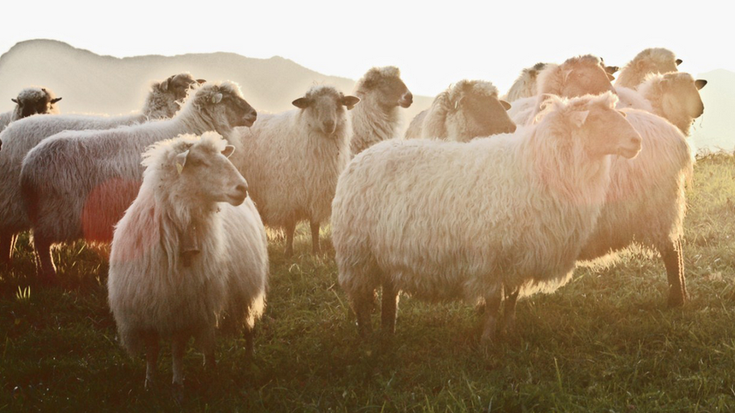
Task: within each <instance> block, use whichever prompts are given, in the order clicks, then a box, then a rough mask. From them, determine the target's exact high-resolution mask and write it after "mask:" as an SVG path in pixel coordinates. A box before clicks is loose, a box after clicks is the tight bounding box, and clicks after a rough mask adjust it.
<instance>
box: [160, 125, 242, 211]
mask: <svg viewBox="0 0 735 413" xmlns="http://www.w3.org/2000/svg"><path fill="white" fill-rule="evenodd" d="M210 134H211V135H215V136H217V135H216V134H214V133H210ZM220 139H221V138H220ZM218 149H219V148H217V147H216V146H215V145H211V144H210V143H209V142H206V141H202V142H198V143H195V144H194V145H192V146H191V147H190V148H189V149H188V150H186V151H184V152H181V153H179V154H178V155H176V157H175V162H174V163H175V165H171V168H176V171H177V173H178V182H177V184H178V185H180V186H181V188H183V189H184V190H185V191H186V195H187V197H188V198H191V199H196V200H199V202H201V201H202V200H203V201H205V203H217V202H228V203H230V204H232V205H235V206H237V205H240V204H242V203H243V202H244V201H245V198H247V189H248V186H247V182H246V181H245V178H243V176H242V175H241V174H240V172H238V171H237V169H236V168H235V166H234V165H233V164H232V162H230V160H229V159H227V158H229V156H230V155H232V152H233V151H234V150H235V147H234V146H232V145H227V146H225V148H224V149H223V150H218Z"/></svg>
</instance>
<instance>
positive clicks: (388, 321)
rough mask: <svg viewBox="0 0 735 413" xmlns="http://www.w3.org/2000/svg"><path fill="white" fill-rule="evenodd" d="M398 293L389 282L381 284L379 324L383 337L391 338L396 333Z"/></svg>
mask: <svg viewBox="0 0 735 413" xmlns="http://www.w3.org/2000/svg"><path fill="white" fill-rule="evenodd" d="M398 299H399V297H398V291H396V288H395V286H393V283H391V282H390V281H388V282H383V303H382V308H381V310H380V324H381V327H382V329H383V335H384V336H386V337H389V336H392V335H393V333H395V331H396V313H397V310H398Z"/></svg>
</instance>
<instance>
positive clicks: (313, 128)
mask: <svg viewBox="0 0 735 413" xmlns="http://www.w3.org/2000/svg"><path fill="white" fill-rule="evenodd" d="M358 102H360V99H359V98H357V97H355V96H345V95H343V94H342V93H341V92H339V91H337V90H336V89H335V88H333V87H331V86H314V87H312V88H311V89H309V91H307V92H306V94H305V95H304V96H303V97H301V98H299V99H296V100H294V101H293V105H294V106H296V107H297V108H298V109H295V110H291V111H287V112H283V113H280V114H275V115H265V116H261V117H260V118H259V119H258V121H257V122H255V124H254V125H253V127H252V128H251V129H250V131H246V132H244V134H243V136H242V138H241V139H240V140H241V142H242V145H243V147H244V148H243V150H242V151H238V153H237V154H236V155H235V157H234V158H233V163H234V164H235V165H236V166H237V167H238V169H239V170H240V172H241V173H242V174H243V176H244V177H245V179H247V180H248V182H249V183H250V195H251V196H252V198H253V201H255V204H256V205H257V206H258V211H259V212H260V214H261V217H262V218H263V221H264V222H265V224H266V225H268V226H270V227H276V228H283V229H285V232H286V255H287V256H291V255H292V254H293V236H294V231H295V228H296V223H297V222H298V221H301V220H309V222H310V224H311V237H312V252H313V253H314V254H318V253H319V252H320V247H319V227H320V225H321V223H322V222H324V221H326V220H328V219H329V216H330V214H331V211H332V210H331V207H332V199H333V198H334V190H335V188H336V187H337V178H338V177H339V174H340V173H341V172H342V170H343V169H344V168H345V167H346V166H347V163H348V162H349V160H350V134H351V130H350V124H349V119H348V117H347V110H350V109H352V108H353V107H355V105H356V104H357V103H358Z"/></svg>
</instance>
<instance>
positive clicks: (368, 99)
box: [350, 66, 413, 156]
mask: <svg viewBox="0 0 735 413" xmlns="http://www.w3.org/2000/svg"><path fill="white" fill-rule="evenodd" d="M354 94H355V96H357V97H358V98H360V100H361V102H362V103H360V105H358V106H357V107H356V108H355V110H353V111H352V112H351V121H352V132H353V136H352V140H351V142H350V149H351V151H352V156H355V155H357V154H358V153H360V152H362V151H364V150H365V149H367V148H368V147H370V146H371V145H374V144H376V143H378V142H381V141H384V140H387V139H393V138H396V137H397V134H398V129H399V128H400V123H401V113H400V110H399V109H398V107H402V108H404V109H405V108H408V107H410V106H411V104H412V103H413V95H412V94H411V91H409V90H408V88H407V87H406V84H405V83H403V81H402V80H401V72H400V70H398V68H397V67H394V66H386V67H374V68H372V69H370V70H368V71H367V73H365V75H364V76H363V77H362V79H360V80H359V81H358V82H357V85H355V91H354Z"/></svg>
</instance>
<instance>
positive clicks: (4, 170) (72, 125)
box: [0, 73, 202, 264]
mask: <svg viewBox="0 0 735 413" xmlns="http://www.w3.org/2000/svg"><path fill="white" fill-rule="evenodd" d="M200 82H202V81H200ZM194 83H195V80H194V78H192V77H191V75H190V74H188V73H181V74H178V75H173V76H171V77H169V78H168V79H166V80H164V81H162V82H154V83H153V84H151V89H150V91H149V93H148V96H147V98H146V100H145V103H144V105H143V110H142V111H141V112H140V113H134V114H130V115H123V116H112V117H107V116H91V115H75V114H71V115H57V116H53V117H47V116H32V117H29V118H27V119H22V120H19V121H17V122H13V123H12V124H11V125H9V126H8V127H7V128H6V129H5V130H4V131H3V132H2V133H0V142H2V145H3V146H2V150H0V176H3V177H4V179H2V180H0V263H5V264H10V263H11V260H12V257H13V250H14V244H15V240H16V239H17V234H18V233H20V232H22V231H25V230H27V229H29V228H30V227H31V223H30V221H29V220H28V217H27V216H26V213H25V211H24V209H23V202H22V200H21V197H20V179H19V177H20V168H21V164H22V162H23V158H24V157H25V156H26V155H27V154H28V151H30V150H31V149H32V148H33V147H34V146H36V145H37V144H38V143H39V142H41V141H42V140H44V139H46V138H48V137H49V136H52V135H55V134H57V133H59V132H62V131H65V130H90V129H95V130H105V129H112V128H115V127H118V126H122V125H133V124H137V123H142V122H145V121H147V120H155V119H164V118H170V117H172V116H173V115H174V114H175V113H176V111H178V110H179V109H180V105H179V102H181V101H182V100H183V99H184V98H185V97H186V92H187V90H188V89H189V87H190V86H191V85H192V84H194Z"/></svg>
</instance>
